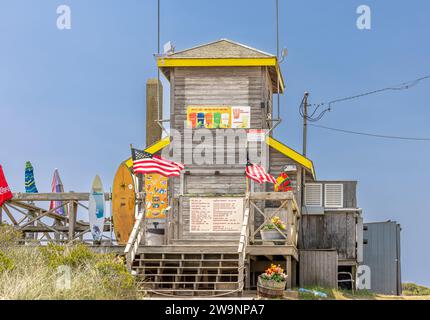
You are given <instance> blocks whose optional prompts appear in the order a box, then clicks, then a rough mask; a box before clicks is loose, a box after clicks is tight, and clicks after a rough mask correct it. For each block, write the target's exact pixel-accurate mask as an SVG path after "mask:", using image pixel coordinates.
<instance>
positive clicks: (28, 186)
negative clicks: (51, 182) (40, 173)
mask: <svg viewBox="0 0 430 320" xmlns="http://www.w3.org/2000/svg"><path fill="white" fill-rule="evenodd" d="M25 192H26V193H38V191H37V187H36V181H34V170H33V166H32V165H31V163H30V161H27V162H26V163H25Z"/></svg>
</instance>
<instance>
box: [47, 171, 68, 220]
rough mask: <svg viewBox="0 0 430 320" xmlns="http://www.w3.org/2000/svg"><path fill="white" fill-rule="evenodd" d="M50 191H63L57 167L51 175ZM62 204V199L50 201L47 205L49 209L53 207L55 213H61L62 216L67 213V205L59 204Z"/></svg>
mask: <svg viewBox="0 0 430 320" xmlns="http://www.w3.org/2000/svg"><path fill="white" fill-rule="evenodd" d="M51 186H52V192H53V193H57V192H64V186H63V183H62V182H61V178H60V174H59V173H58V169H55V170H54V176H53V177H52V184H51ZM62 204H63V201H51V204H50V206H49V210H52V209H54V208H57V209H55V213H58V214H61V215H63V216H66V215H67V206H61V205H62Z"/></svg>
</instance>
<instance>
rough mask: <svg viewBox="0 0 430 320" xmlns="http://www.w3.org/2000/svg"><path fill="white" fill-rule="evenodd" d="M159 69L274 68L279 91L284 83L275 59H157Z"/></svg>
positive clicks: (282, 88)
mask: <svg viewBox="0 0 430 320" xmlns="http://www.w3.org/2000/svg"><path fill="white" fill-rule="evenodd" d="M157 66H158V67H159V68H174V67H274V68H275V70H276V73H277V75H278V77H279V79H280V83H279V86H280V89H281V92H284V89H285V83H284V79H283V77H282V73H281V69H280V67H279V64H278V61H277V59H276V57H268V58H163V57H161V58H158V59H157Z"/></svg>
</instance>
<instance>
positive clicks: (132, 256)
mask: <svg viewBox="0 0 430 320" xmlns="http://www.w3.org/2000/svg"><path fill="white" fill-rule="evenodd" d="M248 217H249V209H248V208H245V210H244V219H243V225H242V231H241V234H240V237H239V239H235V240H215V241H212V240H198V241H196V240H173V241H172V243H171V244H169V245H161V246H145V245H142V243H143V240H144V233H145V228H144V212H141V213H140V214H139V216H138V217H137V219H136V222H135V224H134V227H133V231H132V232H131V234H130V238H129V241H128V243H127V246H126V248H125V251H124V253H125V256H126V261H127V268H128V270H130V271H131V272H132V273H133V274H135V276H136V278H137V281H138V284H139V289H140V290H141V291H145V292H147V293H150V294H158V295H164V296H210V297H216V296H228V295H240V294H241V293H242V291H243V288H244V282H245V255H246V245H247V242H248V231H249V230H248Z"/></svg>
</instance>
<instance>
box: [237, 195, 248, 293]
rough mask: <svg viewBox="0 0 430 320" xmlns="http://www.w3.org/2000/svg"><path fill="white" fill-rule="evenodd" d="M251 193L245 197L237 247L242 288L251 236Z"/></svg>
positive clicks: (241, 286)
mask: <svg viewBox="0 0 430 320" xmlns="http://www.w3.org/2000/svg"><path fill="white" fill-rule="evenodd" d="M248 222H249V194H247V195H246V198H245V210H244V213H243V222H242V229H241V232H240V238H239V246H238V248H237V253H238V254H239V279H238V280H239V283H240V290H242V289H243V287H244V275H245V273H244V270H245V260H246V247H247V245H248V236H249V225H248Z"/></svg>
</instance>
